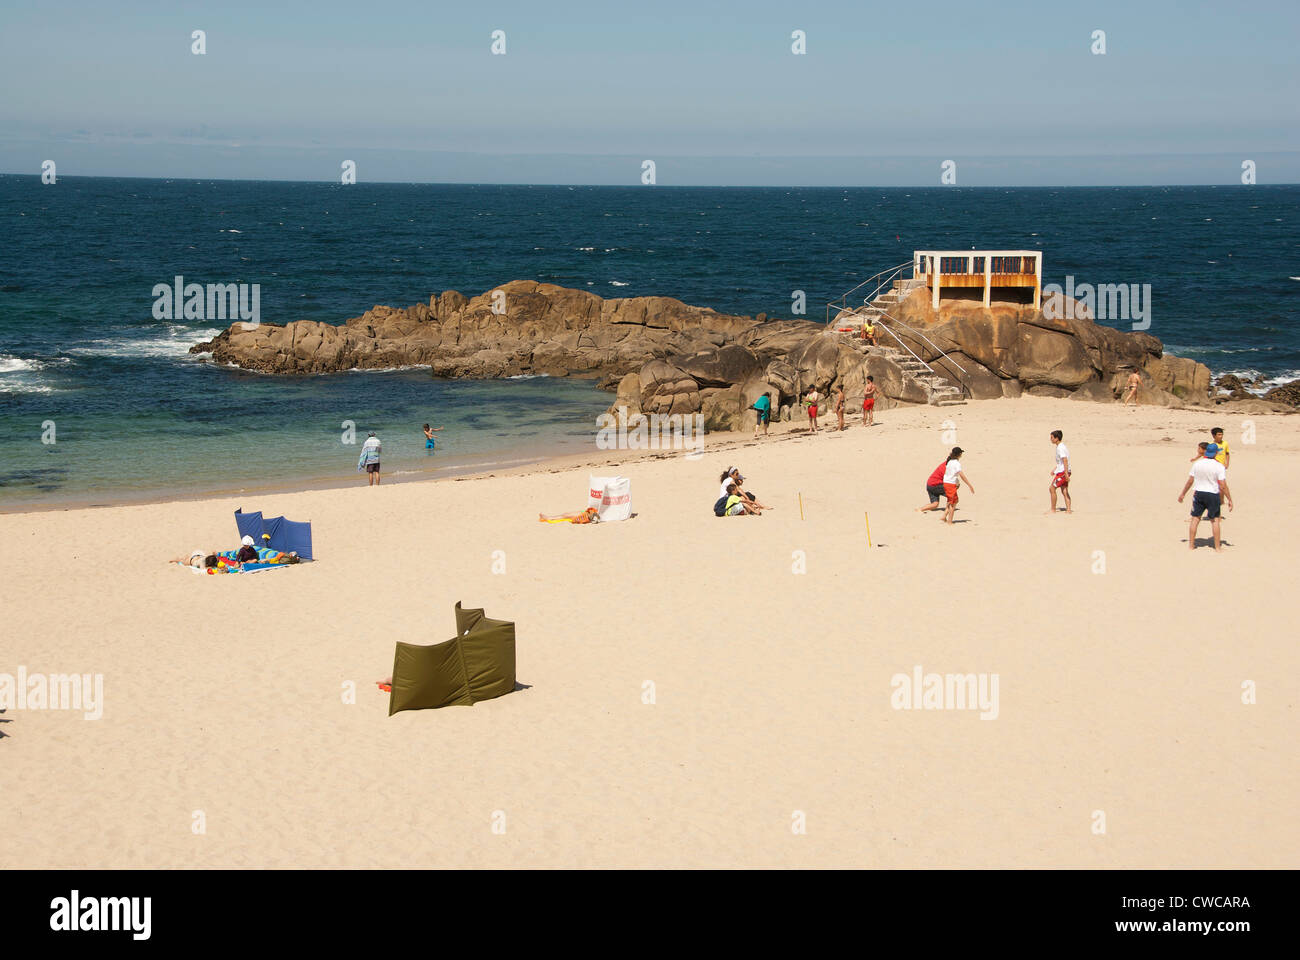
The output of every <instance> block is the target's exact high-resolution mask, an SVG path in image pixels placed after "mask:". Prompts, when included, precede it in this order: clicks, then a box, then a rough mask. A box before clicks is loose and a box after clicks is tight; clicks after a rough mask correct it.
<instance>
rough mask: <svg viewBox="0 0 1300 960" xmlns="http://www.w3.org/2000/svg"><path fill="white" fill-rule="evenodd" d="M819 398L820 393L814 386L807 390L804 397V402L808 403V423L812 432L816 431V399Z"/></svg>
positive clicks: (820, 396)
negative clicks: (806, 394)
mask: <svg viewBox="0 0 1300 960" xmlns="http://www.w3.org/2000/svg"><path fill="white" fill-rule="evenodd" d="M821 398H822V395H821V394H820V393H818V392H817V388H816V387H813V388H812V389H811V390H809V391H808V396H806V397H804V403H806V404H807V405H808V423H809V425H810V426H811V427H812V432H813V433H816V432H817V401H818V400H820V399H821Z"/></svg>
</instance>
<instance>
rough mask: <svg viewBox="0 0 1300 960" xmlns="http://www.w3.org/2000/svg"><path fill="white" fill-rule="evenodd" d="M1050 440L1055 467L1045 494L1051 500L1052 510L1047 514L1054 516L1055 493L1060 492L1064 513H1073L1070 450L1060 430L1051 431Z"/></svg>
mask: <svg viewBox="0 0 1300 960" xmlns="http://www.w3.org/2000/svg"><path fill="white" fill-rule="evenodd" d="M1050 439H1051V441H1052V445H1053V446H1054V447H1055V448H1056V466H1054V467H1053V468H1052V482H1051V483H1050V484H1048V486H1047V492H1048V494H1049V495H1050V496H1051V498H1052V509H1050V510H1048V511H1047V512H1048V513H1050V514H1052V515H1055V514H1056V491H1057V490H1060V491H1061V496H1063V497H1064V498H1065V512H1066V513H1073V512H1074V505H1073V503H1071V501H1070V473H1071V471H1070V449H1069V448H1068V447H1067V446H1066V445H1065V443H1064V441H1065V434H1063V433H1062V432H1061V431H1060V430H1053V431H1052V435H1051V438H1050Z"/></svg>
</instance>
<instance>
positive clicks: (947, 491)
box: [943, 447, 975, 525]
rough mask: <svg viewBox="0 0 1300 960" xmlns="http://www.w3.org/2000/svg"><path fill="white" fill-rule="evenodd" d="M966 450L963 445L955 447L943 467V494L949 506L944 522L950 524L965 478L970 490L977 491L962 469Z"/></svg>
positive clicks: (945, 510) (944, 512) (944, 514)
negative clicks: (958, 493) (961, 458)
mask: <svg viewBox="0 0 1300 960" xmlns="http://www.w3.org/2000/svg"><path fill="white" fill-rule="evenodd" d="M965 452H966V451H964V450H963V449H962V448H961V447H953V448H952V453H950V454H948V460H947V462H946V463H945V464H944V467H943V496H944V499H945V500H947V501H948V506H947V507H946V508H945V509H944V511H943V522H944V523H946V524H949V525H951V524H952V522H953V521H952V515H953V514H954V513H955V512H956V509H957V488H958V487H960V486H961V482H962V481H963V480H965V481H966V486H968V487H970V492H971V493H974V492H975V487H974V486H973V485H972V484H971V482H970V479H969V478H968V477H967V476H966V474H964V473H962V471H961V460H960V457H961V455H962V454H963V453H965Z"/></svg>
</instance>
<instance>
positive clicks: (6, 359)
mask: <svg viewBox="0 0 1300 960" xmlns="http://www.w3.org/2000/svg"><path fill="white" fill-rule="evenodd" d="M63 362H66V358H63V359H54V360H32V359H24V358H23V357H15V356H13V355H12V354H0V393H57V392H58V391H59V388H58V387H57V386H55V385H54V384H52V383H50V381H49V379H48V378H46V377H42V376H41V371H42V370H46V369H48V368H49V367H51V366H53V365H56V364H59V363H63Z"/></svg>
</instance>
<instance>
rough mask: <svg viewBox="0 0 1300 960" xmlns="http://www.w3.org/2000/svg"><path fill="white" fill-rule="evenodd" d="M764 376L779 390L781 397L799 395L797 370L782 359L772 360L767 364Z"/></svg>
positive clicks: (788, 397) (787, 397) (792, 397)
mask: <svg viewBox="0 0 1300 960" xmlns="http://www.w3.org/2000/svg"><path fill="white" fill-rule="evenodd" d="M764 378H765V379H766V380H767V382H768V383H770V384H772V386H774V387H776V388H777V389H778V390H780V391H781V398H782V399H783V400H784V399H796V398H797V397H798V396H799V371H798V370H797V369H795V367H794V366H792V365H791V364H788V363H786V362H785V361H784V360H773V361H772V362H771V363H769V364H768V365H767V370H766V371H765V372H764Z"/></svg>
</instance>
